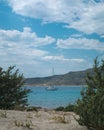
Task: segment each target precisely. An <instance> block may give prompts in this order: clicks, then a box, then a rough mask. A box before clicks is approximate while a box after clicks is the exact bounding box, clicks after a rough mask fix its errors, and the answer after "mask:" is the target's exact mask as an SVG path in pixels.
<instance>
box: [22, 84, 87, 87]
mask: <svg viewBox="0 0 104 130" xmlns="http://www.w3.org/2000/svg"><path fill="white" fill-rule="evenodd" d="M24 86H30V87H47V86H49V85H43V84H42V85H41V84H40V85H35V84H25V85H24ZM54 86H55V87H64V86H65V87H86V86H87V85H54Z"/></svg>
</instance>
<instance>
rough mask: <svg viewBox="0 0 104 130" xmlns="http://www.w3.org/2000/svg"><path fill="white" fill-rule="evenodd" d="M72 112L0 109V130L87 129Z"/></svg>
mask: <svg viewBox="0 0 104 130" xmlns="http://www.w3.org/2000/svg"><path fill="white" fill-rule="evenodd" d="M76 117H77V116H76V115H75V113H73V112H56V111H54V110H45V109H40V110H38V111H37V112H36V111H29V112H27V111H15V110H6V111H5V110H0V130H29V129H31V130H87V129H86V127H84V126H80V125H79V124H78V123H77V121H76V120H75V118H76Z"/></svg>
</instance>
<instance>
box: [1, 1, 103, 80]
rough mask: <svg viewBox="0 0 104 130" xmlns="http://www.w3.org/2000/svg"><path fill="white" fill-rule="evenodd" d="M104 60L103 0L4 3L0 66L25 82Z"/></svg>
mask: <svg viewBox="0 0 104 130" xmlns="http://www.w3.org/2000/svg"><path fill="white" fill-rule="evenodd" d="M96 57H98V58H99V59H100V60H101V59H104V0H0V66H1V67H2V68H4V69H7V68H8V67H9V66H13V65H16V68H19V70H20V73H23V74H24V77H26V78H27V77H44V76H50V75H52V68H54V74H56V75H58V74H65V73H68V72H70V71H81V70H86V69H88V68H91V67H93V62H94V59H95V58H96Z"/></svg>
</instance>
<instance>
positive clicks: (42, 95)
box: [27, 86, 82, 108]
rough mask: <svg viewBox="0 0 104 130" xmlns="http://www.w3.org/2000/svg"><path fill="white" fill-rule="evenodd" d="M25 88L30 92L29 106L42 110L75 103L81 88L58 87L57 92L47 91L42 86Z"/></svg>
mask: <svg viewBox="0 0 104 130" xmlns="http://www.w3.org/2000/svg"><path fill="white" fill-rule="evenodd" d="M27 88H30V89H31V91H32V92H31V93H30V94H29V95H28V103H29V104H30V106H37V107H43V108H56V107H59V106H66V105H68V104H69V103H75V102H76V100H77V99H78V98H80V91H81V90H82V86H80V87H79V86H70V87H69V86H58V90H57V91H47V90H46V89H45V87H43V86H40V87H36V86H32V87H30V86H28V87H27Z"/></svg>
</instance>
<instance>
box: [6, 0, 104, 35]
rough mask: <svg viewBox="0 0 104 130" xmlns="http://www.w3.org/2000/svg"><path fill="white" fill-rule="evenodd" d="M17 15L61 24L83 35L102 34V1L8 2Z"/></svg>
mask: <svg viewBox="0 0 104 130" xmlns="http://www.w3.org/2000/svg"><path fill="white" fill-rule="evenodd" d="M8 3H9V5H10V6H11V7H12V9H13V11H14V12H15V13H17V14H20V15H23V16H28V17H32V18H38V19H42V21H43V22H45V23H46V22H63V23H65V24H67V27H68V28H75V29H77V30H79V31H82V32H85V33H88V34H90V33H94V32H96V33H98V34H104V29H103V27H104V1H103V0H102V1H99V2H95V0H88V1H85V0H76V1H73V0H31V1H26V0H22V1H18V0H8Z"/></svg>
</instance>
